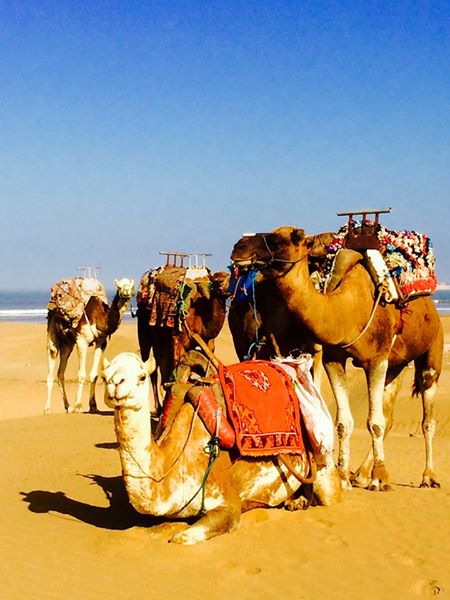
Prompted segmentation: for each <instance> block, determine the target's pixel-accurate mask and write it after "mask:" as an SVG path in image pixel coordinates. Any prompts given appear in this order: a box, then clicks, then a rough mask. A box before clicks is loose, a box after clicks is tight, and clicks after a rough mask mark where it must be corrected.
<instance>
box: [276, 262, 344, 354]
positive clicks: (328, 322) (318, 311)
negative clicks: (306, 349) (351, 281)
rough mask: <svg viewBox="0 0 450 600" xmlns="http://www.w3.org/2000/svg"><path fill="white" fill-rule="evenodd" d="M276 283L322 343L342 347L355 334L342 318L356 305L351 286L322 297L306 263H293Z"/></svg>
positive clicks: (287, 300) (289, 303)
mask: <svg viewBox="0 0 450 600" xmlns="http://www.w3.org/2000/svg"><path fill="white" fill-rule="evenodd" d="M276 284H277V286H278V288H279V290H280V292H281V294H282V295H283V297H284V299H285V302H286V304H287V306H288V308H289V310H290V311H291V312H292V313H293V314H294V315H295V316H296V317H298V318H299V319H300V320H301V321H302V323H303V324H304V325H305V326H306V327H307V328H308V329H309V330H310V331H311V333H312V334H313V335H314V336H315V337H316V338H317V340H318V341H319V342H321V343H322V344H332V345H334V344H340V343H342V342H343V341H345V340H346V339H347V338H348V337H349V336H352V335H353V333H352V332H351V331H350V332H349V330H348V329H349V323H348V322H345V321H343V320H342V321H341V320H340V319H339V313H340V312H341V311H342V307H343V306H346V307H347V308H348V309H351V305H352V303H353V298H352V296H353V295H354V294H353V291H354V290H350V289H349V288H348V286H345V285H342V286H341V288H340V289H339V290H337V291H335V292H333V293H331V294H328V295H327V294H322V293H321V292H319V291H318V290H317V289H316V288H315V287H314V284H313V283H312V281H311V278H310V275H309V270H308V262H307V261H306V260H305V261H299V262H298V263H296V264H294V265H293V266H292V267H291V268H290V269H289V271H287V272H286V273H285V274H284V276H283V277H280V278H278V279H277V280H276ZM355 331H356V330H355Z"/></svg>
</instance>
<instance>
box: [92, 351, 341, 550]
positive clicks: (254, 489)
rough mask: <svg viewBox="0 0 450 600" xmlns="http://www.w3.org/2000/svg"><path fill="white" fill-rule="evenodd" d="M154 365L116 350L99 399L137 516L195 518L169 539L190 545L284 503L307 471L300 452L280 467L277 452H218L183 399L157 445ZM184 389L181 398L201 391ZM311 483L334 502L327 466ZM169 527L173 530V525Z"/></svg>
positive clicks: (335, 480) (335, 483)
mask: <svg viewBox="0 0 450 600" xmlns="http://www.w3.org/2000/svg"><path fill="white" fill-rule="evenodd" d="M153 368H154V365H152V366H151V367H150V368H149V366H148V364H146V363H144V362H143V361H142V359H141V358H139V357H138V356H137V355H136V354H132V353H121V354H119V355H117V356H115V357H114V359H113V360H112V361H111V362H110V363H109V362H108V361H106V360H104V371H103V377H104V379H105V403H106V404H107V406H109V407H110V408H113V409H114V424H115V432H116V436H117V442H118V448H119V454H120V460H121V465H122V475H123V479H124V483H125V487H126V490H127V493H128V497H129V499H130V502H131V504H132V506H133V507H134V508H135V509H136V510H137V511H138V512H139V513H142V514H148V515H154V516H160V517H168V518H170V519H175V520H177V519H182V520H186V519H196V521H195V522H194V524H192V525H191V526H189V527H187V528H186V527H184V528H183V529H182V530H181V531H177V533H175V535H172V537H171V539H170V541H171V542H175V543H179V544H195V543H197V542H201V541H203V540H207V539H209V538H212V537H214V536H217V535H220V534H222V533H227V532H231V531H232V530H234V529H235V528H236V527H237V526H238V524H239V520H240V515H241V512H244V511H247V510H250V509H252V508H262V507H274V506H279V505H282V504H283V503H284V502H288V501H289V500H290V498H291V497H292V496H293V495H294V493H295V492H296V491H297V490H298V489H299V488H300V486H301V481H300V480H302V479H304V478H305V477H306V476H307V472H308V468H309V465H308V464H307V463H308V460H305V457H304V456H303V455H290V457H289V458H290V464H289V468H287V467H286V464H285V463H284V462H282V461H279V460H278V458H277V457H270V458H263V457H257V458H255V457H252V458H250V459H249V458H243V457H242V456H239V455H238V456H235V455H232V454H231V451H228V450H224V449H222V450H221V451H220V452H218V449H217V446H215V445H214V444H212V441H213V438H212V436H211V434H210V433H208V431H207V429H206V427H205V425H204V424H203V421H202V420H201V419H200V418H199V416H198V412H197V410H196V409H194V407H193V405H192V404H191V403H190V402H184V403H182V405H181V407H180V408H179V410H178V411H177V412H176V415H175V417H174V419H173V421H172V423H171V425H168V426H167V428H166V430H165V431H164V433H163V435H162V437H161V438H160V439H159V440H158V441H157V442H156V441H155V439H154V437H153V434H152V432H151V425H150V403H149V388H150V384H149V376H148V370H151V369H153ZM188 387H189V388H190V390H191V391H190V392H188V394H187V395H188V396H189V394H190V393H191V392H192V393H194V394H195V392H196V391H197V392H198V390H199V388H200V389H201V388H202V386H201V385H194V386H192V385H191V386H188ZM205 448H206V449H208V448H209V454H208V453H207V452H205ZM314 485H315V489H314V491H315V493H316V495H317V498H318V501H319V503H320V504H323V505H329V504H332V503H334V502H336V501H338V500H339V498H340V483H339V476H338V474H337V470H336V469H335V466H334V464H331V465H330V464H328V465H324V466H323V468H322V469H321V470H318V474H317V478H316V482H315V484H314ZM294 507H296V506H294ZM172 525H174V526H175V527H177V523H173V524H172ZM178 528H179V524H178Z"/></svg>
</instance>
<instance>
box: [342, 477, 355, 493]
mask: <svg viewBox="0 0 450 600" xmlns="http://www.w3.org/2000/svg"><path fill="white" fill-rule="evenodd" d="M341 489H342V490H344V491H350V490H352V489H353V486H352V482H351V481H350V479H342V478H341Z"/></svg>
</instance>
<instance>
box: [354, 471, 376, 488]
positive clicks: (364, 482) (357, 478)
mask: <svg viewBox="0 0 450 600" xmlns="http://www.w3.org/2000/svg"><path fill="white" fill-rule="evenodd" d="M371 481H372V480H371V478H370V477H367V475H361V473H355V474H354V475H352V478H351V482H352V486H353V487H357V488H363V489H367V488H368V487H369V486H370V482H371Z"/></svg>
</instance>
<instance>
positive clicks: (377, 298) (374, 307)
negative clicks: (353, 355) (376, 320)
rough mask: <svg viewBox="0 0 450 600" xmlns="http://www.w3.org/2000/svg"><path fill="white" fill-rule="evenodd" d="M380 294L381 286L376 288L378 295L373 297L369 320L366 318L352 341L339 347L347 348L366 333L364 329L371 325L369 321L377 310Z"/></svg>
mask: <svg viewBox="0 0 450 600" xmlns="http://www.w3.org/2000/svg"><path fill="white" fill-rule="evenodd" d="M381 294H382V290H381V288H380V289H379V290H378V295H377V297H376V299H375V302H374V304H373V307H372V312H371V313H370V317H369V320H368V322H367V324H366V326H365V327H364V329H363V330H362V331H361V333H359V334H358V335H357V336H356V337H355V339H354V340H353V341H352V342H350V343H349V344H343V345H341V346H340V347H341V348H349V347H350V346H353V344H356V342H357V341H358V340H359V339H360V338H362V336H363V335H364V334H365V333H366V331H367V330H368V329H369V327H370V325H371V323H372V320H373V317H374V316H375V311H376V310H377V307H378V304H379V303H380V300H381Z"/></svg>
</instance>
